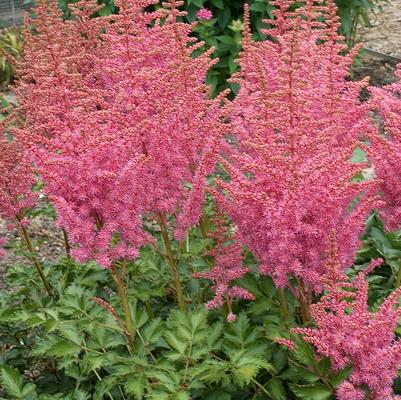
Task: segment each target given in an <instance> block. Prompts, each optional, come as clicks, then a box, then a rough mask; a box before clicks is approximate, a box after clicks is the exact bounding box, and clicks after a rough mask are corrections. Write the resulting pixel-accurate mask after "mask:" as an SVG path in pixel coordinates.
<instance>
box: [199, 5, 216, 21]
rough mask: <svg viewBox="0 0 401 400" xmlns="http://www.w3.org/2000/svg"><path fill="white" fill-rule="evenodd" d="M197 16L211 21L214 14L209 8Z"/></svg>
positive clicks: (201, 10)
mask: <svg viewBox="0 0 401 400" xmlns="http://www.w3.org/2000/svg"><path fill="white" fill-rule="evenodd" d="M196 16H197V17H198V18H199V19H204V20H209V19H212V18H213V13H212V12H211V11H210V10H209V9H207V8H202V9H200V10H199V11H198V12H197V13H196Z"/></svg>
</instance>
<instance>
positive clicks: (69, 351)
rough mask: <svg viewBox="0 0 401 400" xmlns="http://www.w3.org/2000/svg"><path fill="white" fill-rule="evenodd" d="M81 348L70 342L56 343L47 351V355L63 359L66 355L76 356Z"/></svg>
mask: <svg viewBox="0 0 401 400" xmlns="http://www.w3.org/2000/svg"><path fill="white" fill-rule="evenodd" d="M80 352H81V347H80V346H78V345H76V344H75V343H72V342H66V341H62V342H58V343H56V344H55V345H53V346H52V347H51V348H50V349H49V353H50V354H51V355H53V356H55V357H65V356H68V355H78V354H79V353H80Z"/></svg>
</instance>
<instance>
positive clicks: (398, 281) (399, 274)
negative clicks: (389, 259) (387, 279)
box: [395, 261, 401, 289]
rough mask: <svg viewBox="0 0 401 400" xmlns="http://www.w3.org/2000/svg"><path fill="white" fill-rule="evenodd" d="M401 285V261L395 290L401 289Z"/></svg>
mask: <svg viewBox="0 0 401 400" xmlns="http://www.w3.org/2000/svg"><path fill="white" fill-rule="evenodd" d="M400 285H401V261H400V264H399V266H398V274H397V279H396V281H395V288H396V289H397V288H399V287H400Z"/></svg>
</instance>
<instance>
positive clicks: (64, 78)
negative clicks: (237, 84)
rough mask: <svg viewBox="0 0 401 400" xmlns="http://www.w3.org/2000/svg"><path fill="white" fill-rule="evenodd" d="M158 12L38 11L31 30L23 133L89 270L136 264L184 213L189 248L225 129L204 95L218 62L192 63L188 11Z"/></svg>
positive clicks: (122, 2)
mask: <svg viewBox="0 0 401 400" xmlns="http://www.w3.org/2000/svg"><path fill="white" fill-rule="evenodd" d="M156 3H157V1H155V0H141V1H126V0H118V1H116V6H118V8H119V13H118V15H112V16H109V17H99V18H89V16H90V15H93V14H94V11H95V10H96V9H97V5H96V3H95V2H91V1H83V2H78V3H76V4H74V6H73V10H72V12H73V14H74V19H73V20H72V21H63V20H62V18H61V14H60V12H59V11H58V9H57V5H56V2H55V1H50V2H47V1H41V2H39V6H38V7H37V8H36V11H35V14H36V16H35V17H32V18H29V19H28V20H27V22H26V27H25V40H26V43H25V49H24V61H23V62H22V63H21V65H20V68H19V77H20V83H19V86H18V87H17V89H16V92H17V94H18V98H19V102H20V108H19V110H18V111H19V112H22V113H23V116H24V124H23V126H22V127H21V128H20V129H18V130H15V133H16V135H17V137H18V138H19V140H21V141H23V142H24V144H25V146H26V148H27V153H28V154H29V155H30V156H31V157H32V160H33V161H34V162H35V163H36V165H37V166H38V170H39V172H40V175H41V177H42V179H43V181H44V183H45V191H46V193H47V194H48V196H49V198H50V199H51V200H52V201H53V202H54V204H55V206H56V210H57V214H58V224H59V225H60V226H61V227H63V228H65V229H66V230H67V231H68V233H69V237H70V239H71V241H72V244H73V247H74V248H73V251H72V255H73V256H74V257H75V258H77V259H78V260H80V261H86V260H90V259H94V260H96V261H98V262H99V263H100V264H101V265H103V266H105V267H110V266H111V265H112V264H113V262H115V261H116V260H119V259H130V258H134V257H136V256H137V254H138V249H139V248H140V247H141V246H142V245H144V244H147V243H152V242H153V240H154V239H153V238H152V237H151V235H149V233H148V232H146V231H145V230H144V229H143V219H144V218H155V219H156V220H157V221H158V222H159V223H160V224H161V225H163V226H162V231H163V232H164V233H166V232H167V227H166V223H167V217H166V215H168V214H172V215H175V216H177V210H178V212H180V211H182V213H181V215H180V216H179V217H178V220H179V221H178V224H179V232H180V233H179V235H181V237H182V235H183V232H184V231H185V229H186V228H187V227H188V226H189V225H191V224H193V223H196V222H197V219H198V218H199V215H200V212H201V204H202V200H203V187H204V185H205V182H206V180H205V178H206V176H207V175H208V174H209V173H210V172H211V171H212V170H213V167H214V159H215V157H216V154H217V152H218V146H219V143H220V138H221V136H222V135H223V133H224V131H225V129H226V128H225V125H224V123H223V118H222V113H221V107H220V106H221V100H222V96H223V95H222V96H221V97H219V98H217V99H215V100H211V99H210V98H209V87H208V86H207V85H206V84H205V77H206V73H207V70H208V69H209V68H210V67H211V66H212V64H213V61H212V60H211V58H210V52H205V53H203V54H202V55H200V56H198V57H197V58H193V57H192V54H193V52H194V51H195V50H196V49H199V48H200V47H201V46H202V43H199V42H197V41H196V40H195V39H194V38H192V37H191V36H190V35H191V30H192V27H193V26H192V25H189V24H185V23H181V22H178V18H179V17H180V15H182V13H181V12H180V11H178V9H177V7H178V6H180V4H181V2H176V1H171V2H168V3H165V4H164V8H161V9H159V10H158V11H155V12H145V9H146V8H147V7H149V6H152V5H154V4H156ZM189 187H191V188H192V190H189ZM164 238H165V236H164Z"/></svg>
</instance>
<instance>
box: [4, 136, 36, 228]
mask: <svg viewBox="0 0 401 400" xmlns="http://www.w3.org/2000/svg"><path fill="white" fill-rule="evenodd" d="M34 184H35V177H34V174H33V167H32V165H31V163H30V161H29V160H28V159H27V157H26V155H25V154H23V152H22V148H21V145H20V144H19V143H17V142H16V141H12V142H11V141H9V140H7V139H6V138H5V137H4V136H2V134H1V133H0V217H2V218H5V219H6V220H7V221H10V223H14V222H15V220H16V218H18V219H19V221H20V222H21V223H22V224H24V225H26V224H27V220H26V219H24V211H25V210H26V209H27V208H30V207H33V206H34V205H35V202H36V197H37V196H36V194H35V193H34V192H32V187H33V185H34Z"/></svg>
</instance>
